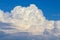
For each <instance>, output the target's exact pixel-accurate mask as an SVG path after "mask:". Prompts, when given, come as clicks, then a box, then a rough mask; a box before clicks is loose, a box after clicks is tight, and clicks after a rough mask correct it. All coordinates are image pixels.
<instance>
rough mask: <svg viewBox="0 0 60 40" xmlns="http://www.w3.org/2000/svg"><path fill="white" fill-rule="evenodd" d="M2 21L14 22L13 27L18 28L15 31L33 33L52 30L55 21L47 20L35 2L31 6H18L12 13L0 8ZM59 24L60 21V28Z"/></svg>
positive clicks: (57, 23) (57, 22) (0, 19)
mask: <svg viewBox="0 0 60 40" xmlns="http://www.w3.org/2000/svg"><path fill="white" fill-rule="evenodd" d="M0 22H5V23H10V24H12V27H13V28H16V30H18V31H16V30H13V31H16V32H30V33H32V34H43V32H44V31H45V30H49V31H52V30H53V29H54V23H55V21H53V20H51V21H49V20H46V18H45V17H44V15H43V12H42V10H40V9H38V8H37V7H36V6H35V5H34V4H31V5H30V6H29V7H22V6H16V7H15V8H14V9H13V10H11V12H10V13H9V12H3V11H2V10H0ZM59 24H60V21H56V26H57V28H58V29H60V27H59V26H60V25H59ZM8 31H9V30H8ZM10 32H11V31H10Z"/></svg>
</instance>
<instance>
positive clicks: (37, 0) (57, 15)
mask: <svg viewBox="0 0 60 40" xmlns="http://www.w3.org/2000/svg"><path fill="white" fill-rule="evenodd" d="M30 4H35V5H36V6H37V7H38V8H39V9H41V10H42V11H43V13H44V16H45V17H46V18H47V19H48V20H60V0H0V9H1V10H3V11H5V12H6V11H9V12H10V10H12V9H13V8H14V7H15V6H18V5H20V6H29V5H30Z"/></svg>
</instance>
